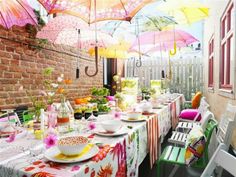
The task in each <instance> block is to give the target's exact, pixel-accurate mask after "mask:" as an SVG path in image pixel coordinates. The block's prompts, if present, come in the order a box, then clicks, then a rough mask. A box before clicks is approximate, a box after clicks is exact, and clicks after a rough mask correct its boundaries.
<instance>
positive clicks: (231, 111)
mask: <svg viewBox="0 0 236 177" xmlns="http://www.w3.org/2000/svg"><path fill="white" fill-rule="evenodd" d="M204 116H207V117H206V118H204V119H205V120H208V119H212V118H214V116H213V114H212V113H211V112H210V111H207V112H206V113H205V115H204ZM235 125H236V106H233V105H231V104H228V105H227V107H226V111H225V113H224V114H223V115H222V116H221V119H220V123H219V125H218V131H217V135H216V138H217V140H218V143H224V144H226V145H227V146H228V147H229V146H230V143H231V139H232V135H233V130H234V127H235ZM202 128H203V130H204V128H205V123H202ZM187 137H188V133H182V132H178V131H173V132H172V136H171V137H170V138H169V139H168V142H170V143H174V144H175V145H185V142H186V139H187Z"/></svg>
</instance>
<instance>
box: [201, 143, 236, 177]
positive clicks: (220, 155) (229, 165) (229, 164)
mask: <svg viewBox="0 0 236 177" xmlns="http://www.w3.org/2000/svg"><path fill="white" fill-rule="evenodd" d="M227 149H228V147H227V146H226V145H225V144H223V143H221V144H220V145H219V146H218V148H217V150H216V151H215V153H214V155H213V157H212V158H211V160H210V162H209V163H208V164H207V166H206V168H205V170H204V171H203V173H202V175H201V177H211V176H212V174H213V171H214V170H215V169H216V168H217V166H220V167H223V168H224V169H225V170H226V171H228V172H229V173H231V174H232V175H233V176H236V168H235V163H236V157H234V156H232V155H231V154H229V153H228V152H227ZM217 176H220V175H219V174H218V175H217Z"/></svg>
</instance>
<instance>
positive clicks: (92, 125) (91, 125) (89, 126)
mask: <svg viewBox="0 0 236 177" xmlns="http://www.w3.org/2000/svg"><path fill="white" fill-rule="evenodd" d="M88 128H89V130H93V129H95V128H96V124H95V123H94V122H89V124H88Z"/></svg>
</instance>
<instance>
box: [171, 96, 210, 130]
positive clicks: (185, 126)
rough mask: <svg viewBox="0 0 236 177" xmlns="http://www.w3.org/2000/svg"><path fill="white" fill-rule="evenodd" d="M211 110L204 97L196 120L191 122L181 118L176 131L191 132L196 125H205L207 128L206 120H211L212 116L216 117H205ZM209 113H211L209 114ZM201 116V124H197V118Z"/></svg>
mask: <svg viewBox="0 0 236 177" xmlns="http://www.w3.org/2000/svg"><path fill="white" fill-rule="evenodd" d="M208 110H209V104H208V103H207V101H206V98H205V97H203V98H202V99H201V103H200V106H199V108H198V114H197V115H196V116H195V118H194V120H192V121H189V120H186V119H181V118H179V121H180V122H179V123H178V124H177V127H176V131H183V132H189V131H190V130H191V129H192V128H193V126H194V125H203V124H204V125H203V126H205V124H206V123H207V121H208V119H205V118H209V117H210V116H214V115H213V114H212V115H205V113H206V112H207V111H208ZM208 113H209V112H208ZM199 115H201V117H202V118H201V120H200V121H199V122H197V121H196V120H197V118H198V117H199Z"/></svg>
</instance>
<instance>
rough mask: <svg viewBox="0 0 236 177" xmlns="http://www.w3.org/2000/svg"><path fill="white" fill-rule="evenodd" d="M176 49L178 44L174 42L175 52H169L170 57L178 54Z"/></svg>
mask: <svg viewBox="0 0 236 177" xmlns="http://www.w3.org/2000/svg"><path fill="white" fill-rule="evenodd" d="M176 47H177V45H176V42H174V51H172V50H170V51H169V54H170V56H174V55H175V54H176Z"/></svg>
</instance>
